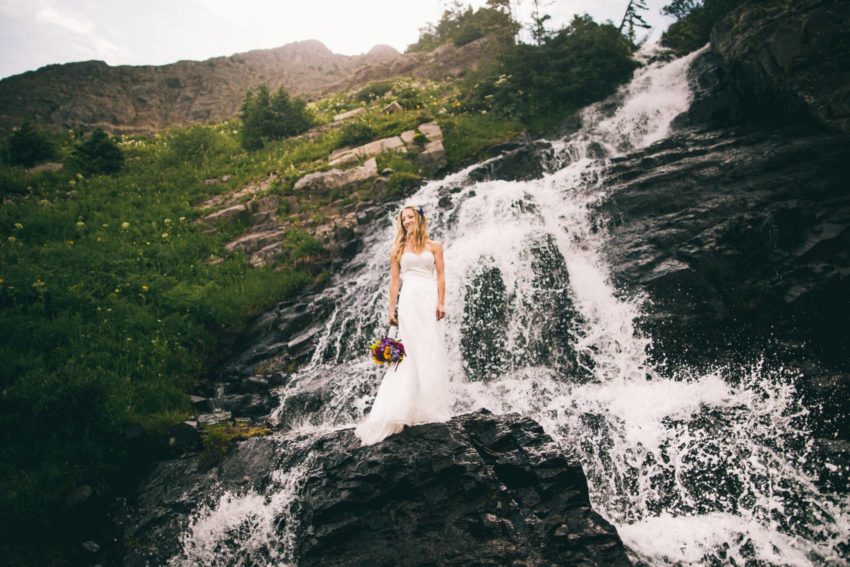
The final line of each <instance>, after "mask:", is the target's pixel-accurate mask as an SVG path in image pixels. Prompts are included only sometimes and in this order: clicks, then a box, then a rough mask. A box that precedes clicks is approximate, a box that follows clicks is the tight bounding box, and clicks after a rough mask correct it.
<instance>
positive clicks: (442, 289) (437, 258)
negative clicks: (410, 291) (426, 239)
mask: <svg viewBox="0 0 850 567" xmlns="http://www.w3.org/2000/svg"><path fill="white" fill-rule="evenodd" d="M431 248H433V251H434V262H435V264H436V268H437V321H439V320H440V319H442V318H443V317H445V316H446V269H445V268H446V265H445V262H444V260H443V245H442V244H440V243H439V242H434V243H432V244H431Z"/></svg>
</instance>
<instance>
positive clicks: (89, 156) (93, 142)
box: [73, 128, 124, 175]
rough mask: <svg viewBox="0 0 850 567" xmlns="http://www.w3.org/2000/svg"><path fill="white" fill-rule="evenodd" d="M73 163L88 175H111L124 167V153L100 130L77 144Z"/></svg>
mask: <svg viewBox="0 0 850 567" xmlns="http://www.w3.org/2000/svg"><path fill="white" fill-rule="evenodd" d="M73 161H74V163H75V164H76V166H77V167H78V168H79V169H80V171H82V172H83V173H85V174H86V175H94V174H99V173H105V174H110V173H116V172H118V171H120V170H121V168H122V167H124V153H123V152H122V151H121V148H119V147H118V144H117V143H116V142H115V141H114V140H112V139H111V138H110V137H109V135H108V134H107V133H106V132H104V131H103V129H101V128H98V129H96V130H95V131H94V132H92V134H91V136H89V138H88V139H86V140H83V141H82V142H80V143H79V144H77V146H76V147H75V148H74V155H73Z"/></svg>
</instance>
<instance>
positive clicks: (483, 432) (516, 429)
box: [298, 410, 630, 566]
mask: <svg viewBox="0 0 850 567" xmlns="http://www.w3.org/2000/svg"><path fill="white" fill-rule="evenodd" d="M349 435H350V432H349V431H346V432H344V433H343V434H341V435H337V436H335V437H330V438H326V439H324V440H322V442H321V443H322V445H324V447H323V452H327V453H329V454H328V457H327V458H326V459H324V465H323V466H322V467H320V468H316V469H313V470H311V471H310V473H309V476H308V477H307V479H306V481H305V484H304V487H303V489H302V499H301V501H302V511H301V515H302V518H301V521H302V526H303V528H302V529H301V530H300V533H299V537H298V542H299V545H298V557H299V561H298V563H299V565H303V566H309V565H352V564H365V563H371V564H387V565H390V564H392V565H398V564H408V563H413V564H439V565H470V564H476V565H490V564H492V565H510V564H512V563H513V562H519V563H520V564H523V565H550V564H561V565H565V564H583V565H629V564H630V562H629V560H628V558H627V557H626V555H625V552H624V548H623V545H622V543H621V542H620V540H619V537H618V536H617V533H616V530H615V528H614V527H613V526H611V525H610V524H609V523H608V522H606V521H605V520H604V519H603V518H602V517H601V516H599V515H598V514H597V513H596V512H594V511H593V510H592V508H591V506H590V501H589V498H588V493H587V481H586V479H585V477H584V474H583V472H582V469H581V466H580V465H578V464H577V462H576V460H575V457H574V456H573V455H572V453H569V452H566V453H565V452H564V451H563V450H562V449H561V448H560V447H559V446H558V445H557V444H556V443H555V442H554V441H552V439H551V438H550V437H549V436H548V435H546V434H545V433H544V432H543V430H542V428H541V427H540V426H539V425H538V424H537V423H535V422H534V421H532V420H530V419H528V418H522V417H520V416H519V415H517V414H508V415H505V416H494V415H492V414H490V413H489V412H487V411H486V410H482V411H480V412H477V413H473V414H467V415H464V416H460V417H457V418H455V419H453V420H451V421H450V422H449V423H447V424H426V425H422V426H418V427H411V428H406V429H405V430H404V431H403V432H402V433H400V434H398V435H395V436H391V437H389V438H388V439H387V440H386V441H384V442H383V443H380V444H378V445H374V446H371V447H364V448H357V449H354V448H352V447H351V445H350V443H351V441H350V438H349ZM355 443H356V441H355ZM343 448H345V449H343ZM331 455H332V456H331ZM471 543H472V545H470V544H471Z"/></svg>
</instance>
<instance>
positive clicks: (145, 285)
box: [142, 284, 151, 292]
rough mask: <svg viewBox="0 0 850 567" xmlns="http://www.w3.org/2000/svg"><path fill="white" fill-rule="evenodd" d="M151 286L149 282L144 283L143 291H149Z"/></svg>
mask: <svg viewBox="0 0 850 567" xmlns="http://www.w3.org/2000/svg"><path fill="white" fill-rule="evenodd" d="M150 288H151V286H149V285H148V284H142V291H143V292H145V291H148V290H149V289H150Z"/></svg>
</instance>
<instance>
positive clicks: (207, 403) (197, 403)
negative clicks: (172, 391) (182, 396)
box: [189, 395, 215, 412]
mask: <svg viewBox="0 0 850 567" xmlns="http://www.w3.org/2000/svg"><path fill="white" fill-rule="evenodd" d="M189 399H190V401H191V402H192V406H194V408H195V409H196V410H198V411H199V412H208V411H213V410H214V409H215V404H214V403H213V401H212V400H211V399H209V398H204V397H201V396H195V395H192V396H189Z"/></svg>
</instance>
